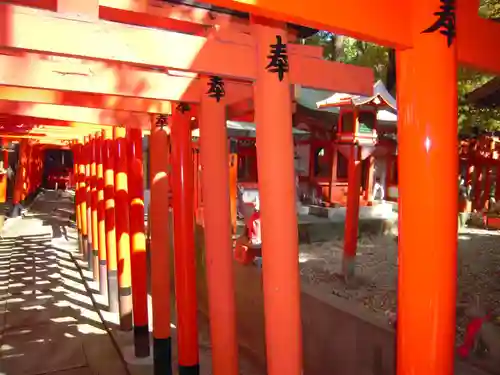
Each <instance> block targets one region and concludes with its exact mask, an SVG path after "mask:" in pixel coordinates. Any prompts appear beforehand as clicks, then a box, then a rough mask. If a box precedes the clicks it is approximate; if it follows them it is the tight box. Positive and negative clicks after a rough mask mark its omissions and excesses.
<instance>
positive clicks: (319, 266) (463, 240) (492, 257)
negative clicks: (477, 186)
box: [299, 228, 500, 341]
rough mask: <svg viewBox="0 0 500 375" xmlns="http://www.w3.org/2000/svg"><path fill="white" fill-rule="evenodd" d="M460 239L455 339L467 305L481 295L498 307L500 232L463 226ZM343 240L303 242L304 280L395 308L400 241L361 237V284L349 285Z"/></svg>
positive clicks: (376, 307) (382, 310)
mask: <svg viewBox="0 0 500 375" xmlns="http://www.w3.org/2000/svg"><path fill="white" fill-rule="evenodd" d="M458 238H459V245H458V297H457V340H458V341H460V340H461V337H462V334H463V332H464V329H465V325H466V323H467V318H466V317H465V316H464V310H465V309H464V307H472V306H474V305H475V303H476V300H477V299H478V298H479V301H480V302H481V305H482V306H483V307H484V308H486V309H493V310H496V311H498V312H500V278H499V271H500V251H498V244H499V243H500V242H499V240H500V232H497V231H487V230H482V229H471V228H468V229H464V230H463V231H462V232H461V233H460V234H459V237H458ZM341 259H342V242H341V241H330V242H324V243H314V244H309V245H301V246H300V257H299V261H300V268H301V275H302V279H303V282H306V283H308V284H313V285H315V286H317V288H318V289H319V290H322V291H324V292H325V293H333V294H335V295H337V296H339V297H343V298H346V299H349V300H352V301H355V302H357V303H359V304H362V305H364V306H365V307H366V308H367V309H370V310H372V311H374V312H375V313H377V314H387V313H388V312H394V311H395V310H396V298H397V296H396V294H397V291H396V285H397V270H398V267H397V243H396V242H395V241H394V239H393V238H391V237H377V238H362V239H361V240H360V242H359V243H358V256H357V266H356V275H357V277H359V281H360V283H359V285H358V286H357V288H347V287H346V286H345V284H344V283H343V281H342V280H341V278H339V276H338V273H339V272H340V266H341Z"/></svg>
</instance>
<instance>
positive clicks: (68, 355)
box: [0, 233, 127, 375]
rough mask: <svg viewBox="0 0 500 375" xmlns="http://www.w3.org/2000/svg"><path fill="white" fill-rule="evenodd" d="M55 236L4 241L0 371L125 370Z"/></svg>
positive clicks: (0, 244) (32, 374)
mask: <svg viewBox="0 0 500 375" xmlns="http://www.w3.org/2000/svg"><path fill="white" fill-rule="evenodd" d="M52 237H53V236H52V235H51V234H50V233H48V234H41V235H22V236H18V237H10V238H5V239H3V240H2V241H0V295H1V302H0V313H1V315H0V337H1V338H0V339H1V347H0V372H2V373H5V374H8V375H18V374H19V375H21V374H22V375H36V374H57V375H63V374H68V375H69V374H71V375H80V374H82V375H84V374H97V373H99V374H101V373H102V374H127V370H126V367H125V365H124V363H123V362H122V361H121V358H120V356H119V354H118V351H117V350H116V348H115V347H114V345H113V342H112V341H111V339H110V337H109V335H108V334H107V332H106V330H105V329H104V327H103V325H102V322H101V319H100V317H99V315H98V313H97V312H96V311H95V309H94V306H93V304H92V300H91V298H90V296H89V294H88V293H87V290H86V288H85V285H84V282H83V279H82V276H81V274H80V271H79V270H78V268H77V267H76V265H75V263H74V261H73V259H72V255H71V254H70V252H68V251H66V250H64V249H58V248H56V247H54V246H53V245H52Z"/></svg>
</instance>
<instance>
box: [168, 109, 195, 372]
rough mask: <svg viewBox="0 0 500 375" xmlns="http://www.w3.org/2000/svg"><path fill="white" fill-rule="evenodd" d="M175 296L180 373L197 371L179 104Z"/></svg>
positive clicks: (189, 177)
mask: <svg viewBox="0 0 500 375" xmlns="http://www.w3.org/2000/svg"><path fill="white" fill-rule="evenodd" d="M171 137H172V159H171V160H172V192H173V209H174V233H175V236H174V262H175V297H176V300H177V303H176V307H177V346H178V352H179V375H194V374H196V375H197V374H199V358H198V322H197V321H198V318H197V311H198V307H197V301H196V267H195V254H194V251H195V249H194V212H193V210H194V201H193V189H194V187H193V160H192V151H191V148H192V146H191V114H190V111H189V110H188V109H187V108H186V107H185V105H183V104H180V105H179V106H178V107H177V108H176V109H175V110H174V111H173V113H172V134H171Z"/></svg>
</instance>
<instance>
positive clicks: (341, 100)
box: [317, 81, 397, 111]
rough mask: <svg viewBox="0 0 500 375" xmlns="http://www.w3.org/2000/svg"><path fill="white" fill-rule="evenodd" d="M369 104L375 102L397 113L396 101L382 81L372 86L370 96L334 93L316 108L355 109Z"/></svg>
mask: <svg viewBox="0 0 500 375" xmlns="http://www.w3.org/2000/svg"><path fill="white" fill-rule="evenodd" d="M377 101H378V102H377ZM370 102H375V103H376V104H380V105H381V106H383V107H388V108H387V109H388V110H393V111H397V105H396V99H395V98H394V97H393V96H392V95H391V94H390V93H389V91H387V88H386V87H385V85H384V83H383V82H382V81H377V82H376V83H375V85H373V95H372V96H363V95H353V94H346V93H335V94H333V95H332V96H330V97H329V98H326V99H325V100H323V101H320V102H318V103H317V106H318V108H320V107H327V106H328V107H336V106H343V105H353V106H355V107H359V106H362V105H365V104H368V103H370Z"/></svg>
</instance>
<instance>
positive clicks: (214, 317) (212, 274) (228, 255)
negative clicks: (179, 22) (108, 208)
mask: <svg viewBox="0 0 500 375" xmlns="http://www.w3.org/2000/svg"><path fill="white" fill-rule="evenodd" d="M207 83H208V82H207ZM199 124H200V162H201V168H202V174H201V179H202V184H203V186H202V193H203V216H204V227H205V230H204V235H205V236H204V237H205V265H206V270H207V284H208V306H209V315H210V337H211V340H212V374H214V375H238V373H239V372H238V343H237V337H236V303H235V294H234V277H233V247H232V228H231V204H230V197H229V196H228V193H229V192H230V191H233V189H231V188H230V187H229V165H228V162H227V160H228V140H227V135H226V106H225V100H224V99H223V98H221V100H220V102H217V101H216V100H215V99H214V98H210V97H208V96H203V97H202V99H201V108H200V119H199ZM233 157H234V158H236V155H234V156H233Z"/></svg>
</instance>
